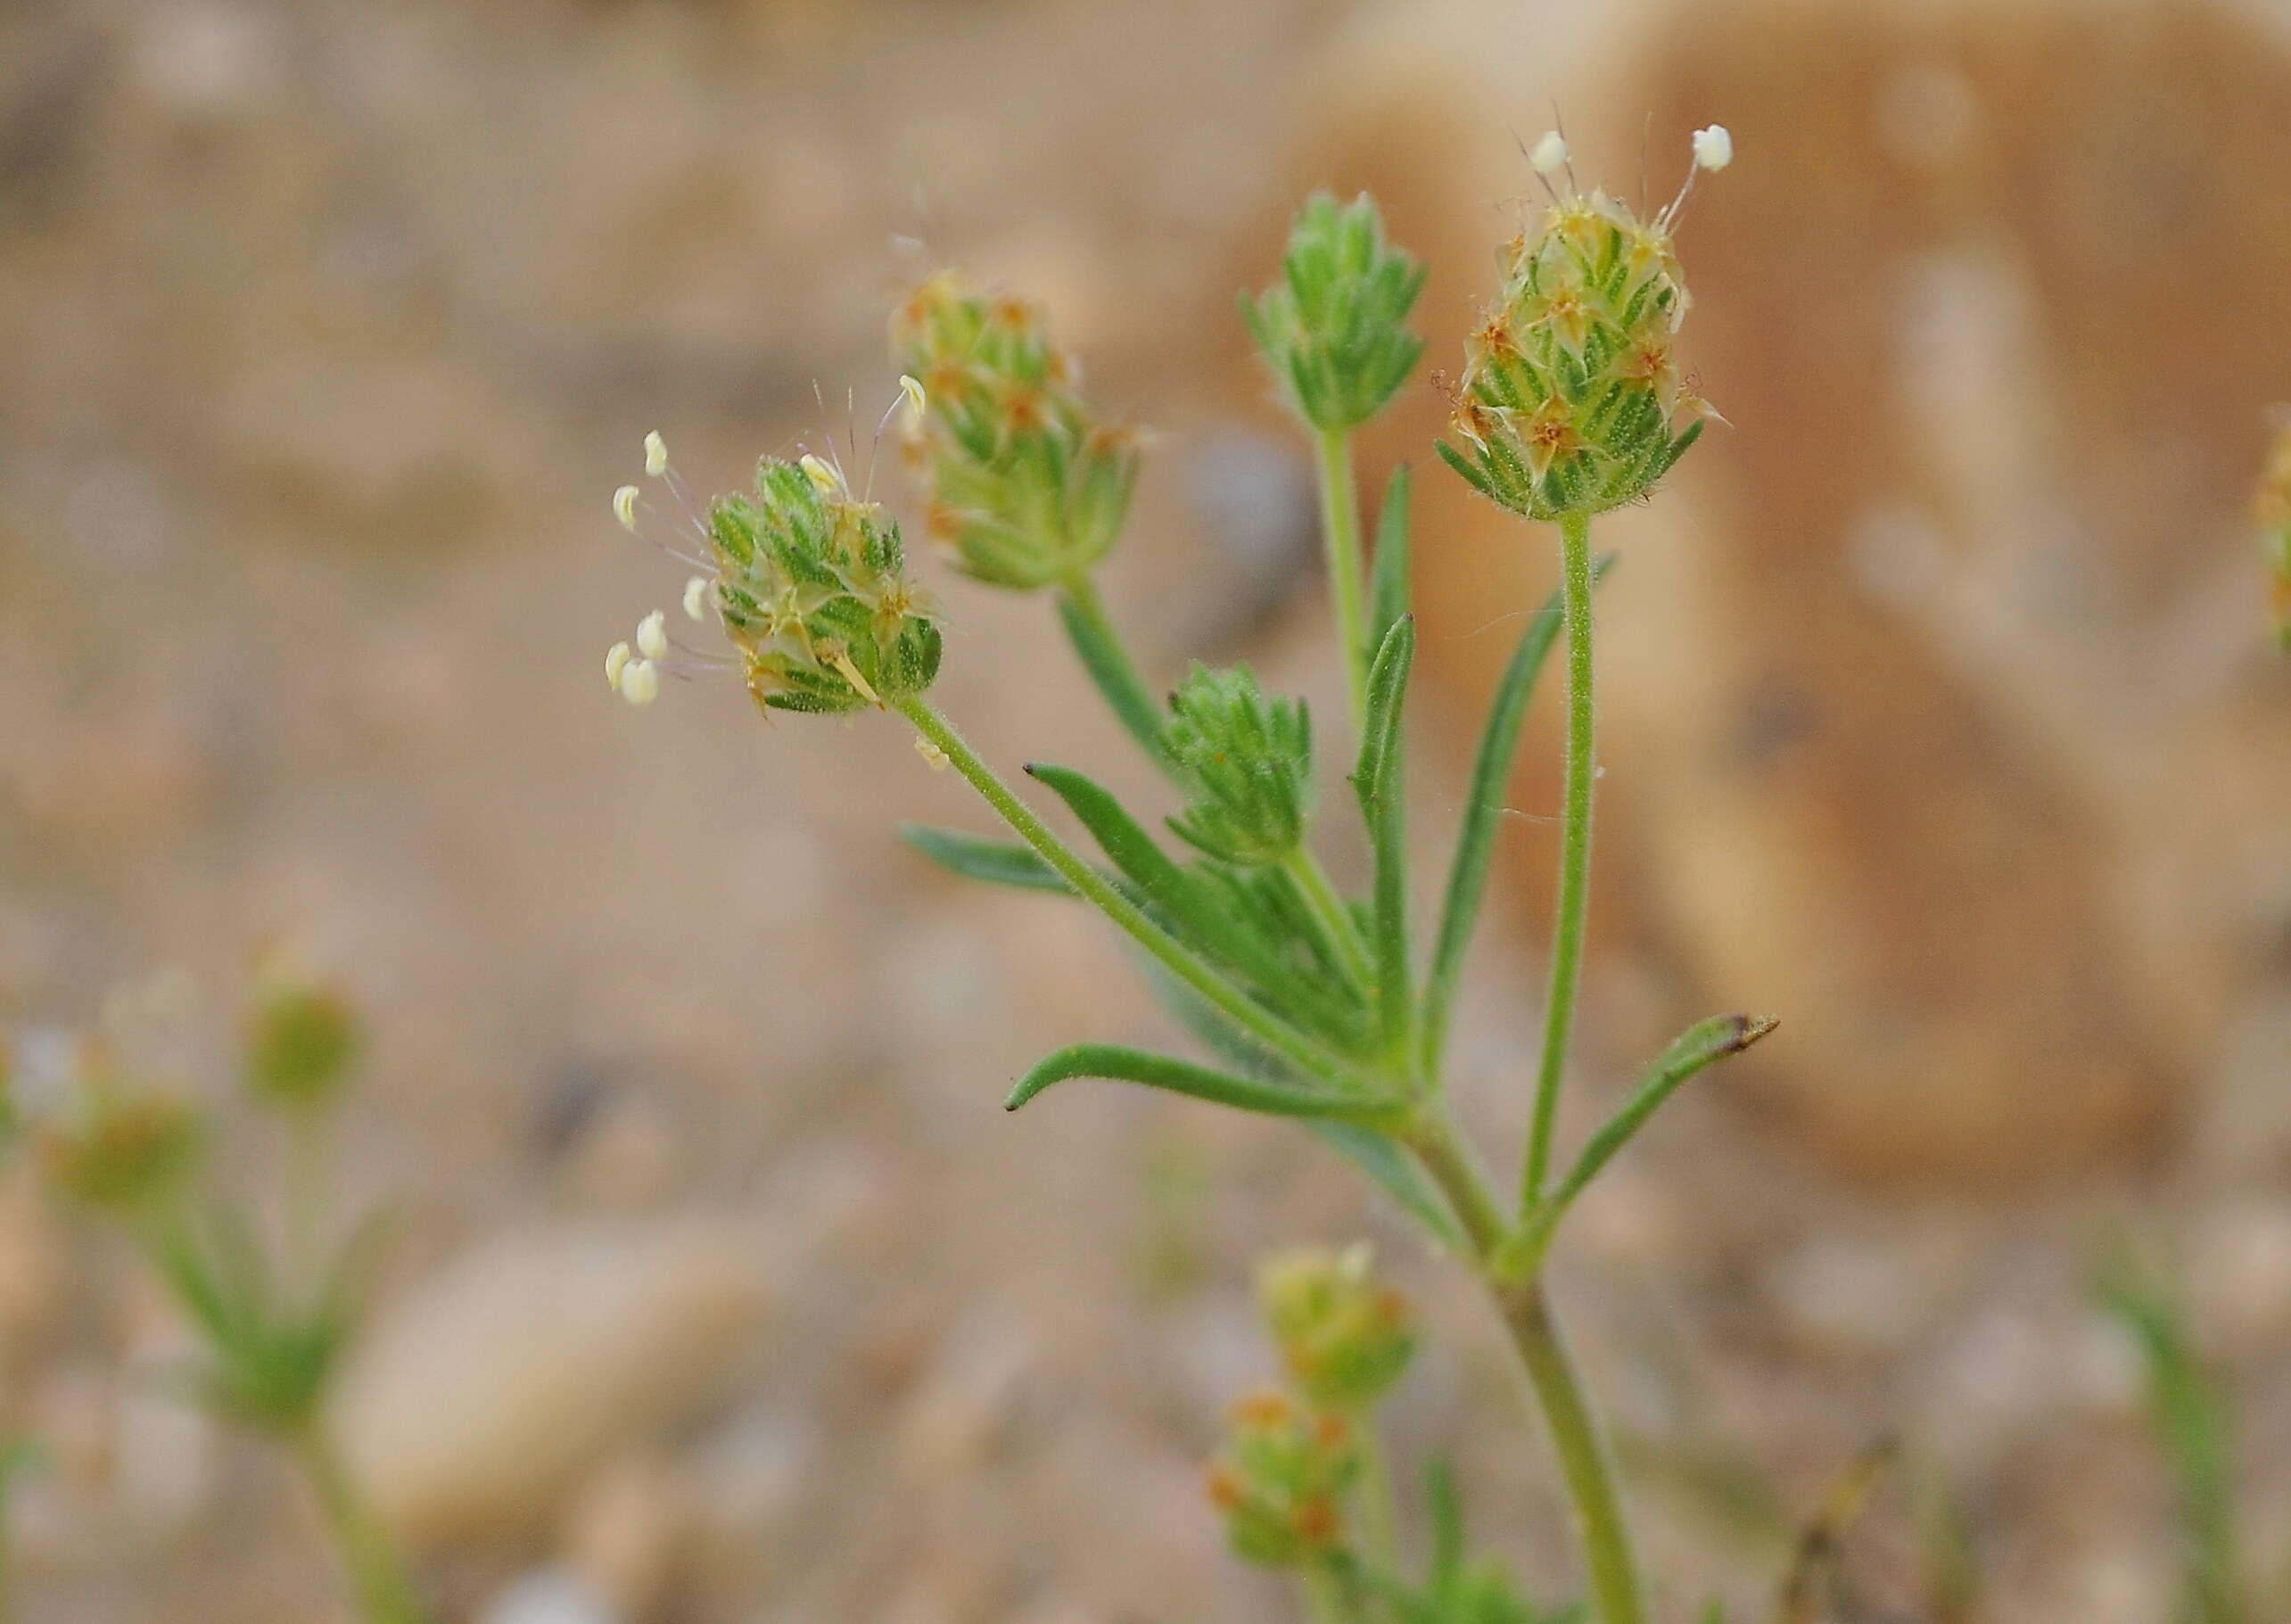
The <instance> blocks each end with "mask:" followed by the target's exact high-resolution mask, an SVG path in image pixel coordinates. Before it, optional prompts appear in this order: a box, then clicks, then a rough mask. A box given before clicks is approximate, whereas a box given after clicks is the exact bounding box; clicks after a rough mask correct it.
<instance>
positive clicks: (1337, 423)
mask: <svg viewBox="0 0 2291 1624" xmlns="http://www.w3.org/2000/svg"><path fill="white" fill-rule="evenodd" d="M1423 285H1424V268H1423V267H1422V265H1420V264H1418V263H1417V261H1416V260H1415V259H1414V257H1413V255H1411V254H1409V253H1407V252H1406V251H1404V250H1401V249H1398V248H1395V247H1393V246H1392V245H1391V244H1390V243H1388V242H1386V241H1385V237H1384V217H1383V216H1382V215H1380V213H1378V212H1377V208H1376V204H1375V203H1374V202H1372V201H1371V200H1370V199H1369V198H1367V197H1366V196H1362V197H1359V198H1356V199H1355V200H1354V201H1353V202H1349V203H1345V204H1341V205H1340V204H1339V203H1338V202H1337V200H1336V199H1335V198H1333V197H1331V196H1330V195H1329V194H1327V193H1325V192H1321V193H1315V194H1314V195H1313V196H1312V197H1310V198H1308V199H1307V200H1306V203H1305V206H1304V208H1303V209H1301V210H1298V214H1297V220H1296V224H1295V225H1294V226H1293V227H1290V233H1289V251H1288V252H1287V253H1286V254H1284V255H1283V256H1282V257H1281V280H1280V281H1279V282H1277V283H1275V284H1273V286H1271V287H1269V288H1267V289H1265V292H1264V293H1259V294H1257V295H1256V296H1254V297H1251V296H1249V295H1248V294H1243V295H1242V296H1241V316H1242V318H1243V319H1244V320H1246V321H1247V322H1248V323H1249V332H1250V334H1252V335H1253V336H1254V337H1255V338H1256V340H1257V349H1258V350H1259V351H1261V352H1262V353H1263V355H1264V356H1265V364H1266V365H1267V366H1269V367H1272V368H1273V376H1274V377H1275V378H1277V379H1279V380H1280V382H1281V389H1282V390H1283V392H1286V394H1287V395H1288V397H1289V400H1290V405H1291V406H1292V407H1294V408H1296V410H1297V411H1298V413H1299V414H1300V415H1302V416H1304V418H1305V419H1306V421H1307V422H1308V423H1310V424H1312V425H1313V426H1314V427H1315V428H1321V429H1349V428H1354V427H1356V426H1358V425H1361V424H1363V423H1365V422H1367V421H1368V419H1369V418H1371V417H1372V416H1375V415H1376V414H1377V413H1378V412H1379V411H1380V410H1382V409H1383V407H1384V404H1385V402H1386V401H1388V400H1390V399H1391V398H1392V394H1393V392H1394V391H1395V390H1397V389H1398V388H1399V387H1400V385H1401V384H1402V383H1404V382H1405V381H1406V379H1407V376H1408V374H1409V373H1410V371H1412V370H1413V368H1414V367H1415V365H1416V360H1417V358H1418V357H1420V356H1422V354H1423V351H1424V344H1423V341H1422V339H1420V338H1418V337H1417V336H1416V335H1415V334H1413V333H1411V332H1409V331H1408V330H1407V328H1406V327H1405V326H1404V325H1403V324H1404V323H1405V322H1406V321H1407V319H1408V312H1409V310H1410V309H1413V307H1414V305H1415V302H1416V295H1417V294H1418V293H1421V292H1422V289H1423Z"/></svg>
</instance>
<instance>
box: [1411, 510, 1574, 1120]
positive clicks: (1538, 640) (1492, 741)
mask: <svg viewBox="0 0 2291 1624" xmlns="http://www.w3.org/2000/svg"><path fill="white" fill-rule="evenodd" d="M1614 562H1615V556H1614V555H1613V554H1612V553H1610V554H1608V555H1607V556H1605V557H1603V558H1601V559H1600V560H1599V561H1598V562H1597V563H1596V564H1595V565H1594V566H1593V576H1592V578H1593V580H1594V581H1598V580H1600V579H1603V578H1604V576H1605V575H1606V573H1607V572H1608V570H1609V569H1611V567H1612V566H1613V565H1614ZM1562 618H1563V617H1562V614H1561V607H1560V600H1559V594H1558V593H1557V592H1553V594H1552V595H1551V596H1550V597H1549V598H1545V600H1544V604H1543V607H1542V608H1540V609H1538V610H1537V611H1536V612H1535V613H1534V614H1531V615H1529V617H1528V623H1527V625H1526V627H1525V628H1524V629H1522V630H1521V631H1520V641H1519V644H1518V646H1517V647H1514V648H1513V649H1512V660H1511V664H1508V665H1506V666H1505V667H1504V675H1503V678H1502V680H1499V681H1498V682H1497V683H1496V693H1495V697H1494V698H1493V699H1491V700H1490V701H1489V703H1488V724H1487V726H1486V727H1485V728H1484V729H1483V730H1481V732H1480V736H1479V755H1478V757H1477V758H1476V759H1475V760H1474V761H1473V763H1472V767H1471V789H1470V790H1469V792H1468V793H1467V795H1466V796H1465V799H1464V803H1463V825H1462V827H1461V828H1459V829H1458V831H1457V834H1456V841H1455V857H1454V858H1453V859H1452V860H1451V861H1450V863H1449V867H1448V879H1447V898H1446V903H1444V904H1443V905H1442V907H1441V911H1440V931H1439V938H1438V942H1437V943H1436V944H1435V945H1434V947H1433V949H1432V967H1431V972H1430V976H1429V977H1427V979H1426V981H1425V984H1424V1033H1423V1048H1424V1070H1425V1073H1426V1075H1428V1076H1438V1075H1439V1065H1440V1058H1441V1054H1442V1052H1443V1051H1445V1049H1446V1046H1447V1027H1448V1018H1449V1016H1450V1015H1451V1014H1452V1013H1453V1011H1454V1009H1455V992H1456V985H1457V983H1458V981H1459V980H1460V979H1461V978H1462V976H1463V960H1464V954H1465V952H1467V951H1468V950H1469V949H1470V947H1471V935H1472V931H1473V928H1474V927H1476V926H1477V925H1478V924H1479V904H1480V902H1481V900H1482V899H1483V898H1484V897H1485V896H1486V894H1487V891H1488V870H1489V869H1490V867H1491V866H1492V865H1493V863H1494V861H1495V856H1496V829H1497V828H1498V827H1499V825H1500V822H1501V820H1502V817H1503V812H1504V787H1505V786H1506V785H1507V784H1508V783H1510V781H1511V778H1512V763H1513V762H1514V761H1516V760H1518V758H1519V754H1520V723H1521V722H1522V721H1525V720H1526V718H1527V713H1528V701H1529V698H1530V697H1532V696H1533V694H1534V692H1535V686H1536V677H1537V673H1538V672H1541V671H1542V670H1543V664H1544V661H1545V657H1546V656H1548V655H1550V653H1551V650H1552V645H1553V643H1555V642H1556V641H1558V639H1559V633H1560V627H1561V622H1562Z"/></svg>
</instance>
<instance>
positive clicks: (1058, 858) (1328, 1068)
mask: <svg viewBox="0 0 2291 1624" xmlns="http://www.w3.org/2000/svg"><path fill="white" fill-rule="evenodd" d="M892 704H893V705H894V708H896V709H897V711H898V712H899V713H900V714H901V715H902V716H904V717H905V718H906V719H907V720H908V721H910V722H911V723H912V724H914V728H915V730H916V731H917V732H918V733H920V734H921V735H922V736H923V737H924V738H926V739H927V740H929V741H930V743H931V744H932V745H934V746H936V747H937V748H938V750H939V751H940V752H941V753H942V754H944V755H945V757H946V758H947V760H948V761H949V762H950V763H952V764H953V766H954V769H955V771H958V772H960V773H961V774H962V776H963V777H964V778H966V779H968V780H969V781H970V787H972V788H974V789H976V790H977V792H978V793H979V795H980V796H983V797H984V798H985V801H986V804H988V805H990V806H992V807H993V809H994V810H995V812H998V813H999V814H1001V819H1002V821H1004V822H1005V823H1007V824H1009V825H1010V828H1011V831H1012V832H1013V833H1015V834H1016V835H1017V836H1018V838H1019V839H1021V840H1023V841H1025V842H1026V844H1027V845H1030V846H1032V847H1034V852H1035V853H1036V854H1037V855H1038V856H1040V857H1041V858H1042V861H1044V862H1046V863H1048V864H1050V866H1051V868H1053V869H1055V870H1057V871H1058V875H1059V878H1061V879H1063V880H1064V881H1066V883H1067V885H1069V886H1073V887H1074V888H1075V891H1077V892H1079V893H1080V894H1082V895H1083V896H1084V898H1086V899H1088V900H1089V901H1090V902H1091V903H1094V904H1095V905H1096V906H1097V908H1098V911H1100V913H1103V914H1104V915H1105V916H1106V917H1107V918H1108V919H1111V920H1113V922H1114V923H1115V924H1116V925H1117V926H1119V927H1121V928H1122V929H1123V930H1124V931H1125V932H1126V933H1127V934H1128V936H1129V937H1130V939H1131V940H1132V941H1133V942H1135V943H1136V944H1138V945H1139V946H1140V947H1142V948H1143V949H1145V951H1146V952H1149V953H1150V954H1152V955H1153V957H1154V959H1155V960H1158V962H1159V963H1160V965H1161V966H1162V968H1163V969H1166V970H1167V971H1168V972H1169V973H1170V974H1171V975H1173V976H1174V977H1176V978H1177V979H1178V980H1179V981H1181V982H1183V984H1184V985H1186V986H1188V987H1190V988H1191V989H1192V990H1193V991H1194V992H1196V993H1199V994H1200V995H1201V997H1202V998H1203V999H1205V1000H1207V1002H1209V1003H1210V1004H1211V1005H1212V1006H1213V1007H1215V1008H1216V1010H1219V1011H1220V1012H1221V1013H1223V1014H1224V1015H1225V1016H1226V1017H1227V1018H1229V1019H1231V1020H1232V1023H1233V1024H1234V1025H1235V1026H1239V1027H1240V1028H1241V1029H1242V1030H1243V1031H1245V1032H1247V1033H1249V1035H1251V1036H1252V1037H1254V1038H1256V1039H1257V1041H1258V1042H1259V1043H1263V1044H1264V1045H1265V1047H1266V1048H1268V1049H1270V1050H1272V1051H1273V1052H1274V1053H1275V1054H1278V1055H1280V1056H1281V1058H1282V1059H1286V1060H1289V1061H1291V1062H1293V1063H1294V1064H1296V1065H1297V1066H1298V1067H1301V1068H1303V1069H1304V1070H1305V1071H1306V1072H1308V1073H1309V1074H1311V1075H1312V1076H1316V1077H1320V1078H1322V1079H1323V1080H1324V1081H1327V1082H1330V1083H1333V1084H1337V1085H1339V1087H1350V1086H1355V1085H1356V1084H1355V1080H1354V1079H1353V1077H1352V1076H1351V1075H1350V1072H1349V1069H1348V1068H1347V1066H1346V1064H1345V1062H1344V1061H1343V1060H1341V1059H1339V1058H1338V1057H1337V1056H1335V1055H1334V1054H1331V1052H1329V1051H1326V1050H1324V1049H1323V1048H1322V1047H1321V1046H1320V1045H1319V1044H1318V1043H1314V1041H1313V1040H1312V1039H1311V1038H1309V1037H1307V1036H1306V1035H1304V1034H1303V1033H1301V1032H1298V1030H1297V1029H1296V1028H1295V1027H1293V1026H1290V1025H1289V1024H1288V1023H1287V1022H1286V1021H1284V1020H1282V1019H1281V1018H1279V1017H1278V1016H1276V1015H1274V1014H1273V1012H1272V1011H1271V1010H1266V1009H1265V1007H1264V1006H1263V1005H1261V1004H1259V1003H1257V1002H1255V1001H1254V1000H1252V999H1250V998H1249V995H1248V994H1247V993H1242V992H1241V991H1240V989H1238V988H1237V987H1235V986H1234V985H1232V983H1231V982H1229V981H1227V980H1226V979H1225V978H1224V977H1222V976H1220V975H1218V974H1217V972H1216V971H1215V970H1214V969H1210V968H1209V967H1208V966H1207V964H1204V963H1203V962H1202V961H1201V960H1199V959H1198V958H1196V957H1195V956H1194V955H1193V954H1192V952H1190V951H1189V950H1188V949H1187V948H1186V947H1185V946H1184V944H1182V943H1180V942H1179V941H1178V940H1177V939H1176V938H1175V937H1174V936H1171V935H1170V934H1169V933H1168V932H1167V931H1166V930H1164V929H1163V928H1162V927H1160V926H1158V925H1157V924H1155V923H1154V922H1153V920H1151V919H1149V918H1147V917H1146V915H1145V912H1144V911H1142V910H1141V909H1140V908H1139V907H1138V906H1137V905H1136V904H1135V903H1133V902H1131V901H1130V900H1129V898H1127V897H1125V896H1124V895H1123V894H1121V893H1120V892H1119V891H1117V890H1116V889H1115V888H1114V886H1112V885H1111V884H1109V883H1108V881H1107V879H1106V877H1105V876H1104V875H1102V874H1100V873H1099V872H1098V870H1096V869H1094V868H1092V866H1091V865H1090V864H1089V863H1087V862H1084V861H1083V860H1082V858H1081V857H1080V856H1079V855H1078V854H1076V853H1075V851H1074V849H1073V848H1072V847H1071V846H1069V845H1067V844H1066V843H1065V842H1064V841H1063V840H1060V839H1059V837H1057V836H1056V835H1055V834H1053V833H1051V828H1050V826H1049V825H1048V824H1046V823H1044V822H1043V821H1042V820H1041V819H1040V818H1038V817H1036V816H1035V815H1034V809H1033V808H1031V807H1029V806H1028V805H1027V804H1026V803H1025V802H1024V801H1021V800H1020V799H1019V798H1018V796H1017V795H1016V794H1015V793H1014V792H1013V791H1012V790H1011V788H1010V786H1009V785H1008V784H1005V783H1004V782H1003V781H1002V780H1001V778H1000V777H999V776H997V774H996V773H995V771H994V770H993V768H992V767H989V766H988V765H987V764H986V763H985V762H984V761H982V760H981V759H980V758H979V756H978V754H977V752H976V751H974V750H973V749H971V747H970V746H969V745H968V744H967V743H965V742H964V740H963V738H962V735H961V734H960V733H958V732H956V731H955V730H954V727H953V724H952V723H951V722H949V721H947V719H946V718H945V717H944V716H942V715H941V714H939V713H938V712H937V711H936V710H935V709H933V708H932V706H931V705H930V704H929V703H928V702H927V701H926V700H924V699H921V698H919V697H916V698H908V699H897V700H894V701H892Z"/></svg>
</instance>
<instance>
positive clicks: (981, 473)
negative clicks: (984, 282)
mask: <svg viewBox="0 0 2291 1624" xmlns="http://www.w3.org/2000/svg"><path fill="white" fill-rule="evenodd" d="M891 347H892V352H893V354H894V357H895V358H896V359H897V360H898V362H899V364H900V365H901V366H902V367H904V368H905V369H906V372H907V375H909V376H910V377H912V378H913V379H915V380H916V381H917V382H918V383H919V384H920V385H921V386H922V392H923V400H924V406H923V408H922V410H921V411H920V412H919V413H917V414H916V415H915V416H913V417H912V418H911V420H910V423H909V426H908V438H907V442H906V443H907V449H908V453H909V456H910V458H911V460H912V461H913V462H915V463H916V464H917V465H918V466H919V467H920V468H922V469H923V470H924V471H925V472H926V473H927V475H928V477H929V479H930V482H931V510H930V532H931V535H932V537H933V538H934V539H935V540H939V541H942V542H944V543H945V544H946V546H947V547H948V548H949V549H950V551H951V552H952V556H953V558H954V561H955V563H956V564H957V565H959V566H960V568H961V569H962V571H963V573H966V574H968V575H972V576H975V577H977V579H978V580H980V581H988V582H991V583H992V584H993V585H995V586H1000V587H1011V588H1015V589H1020V590H1029V591H1030V590H1034V589H1040V588H1043V587H1051V586H1072V585H1074V584H1075V583H1076V582H1078V581H1081V580H1083V579H1084V577H1085V576H1086V575H1087V574H1088V573H1089V572H1090V570H1091V568H1092V566H1093V565H1096V564H1097V563H1098V561H1099V560H1100V559H1101V558H1103V557H1104V556H1106V554H1107V552H1108V549H1110V548H1112V547H1113V545H1114V542H1115V541H1116V540H1117V539H1118V538H1119V537H1120V535H1121V533H1122V526H1123V523H1125V521H1126V520H1127V519H1128V517H1129V511H1130V495H1131V492H1132V491H1133V490H1134V489H1135V488H1136V485H1137V475H1138V449H1137V438H1136V436H1135V435H1134V434H1132V433H1129V432H1128V431H1126V430H1124V429H1119V428H1113V427H1108V426H1107V425H1103V424H1101V423H1100V422H1099V420H1098V418H1097V416H1096V414H1095V413H1094V412H1092V409H1091V408H1090V407H1089V405H1088V403H1087V402H1086V401H1084V400H1083V398H1082V395H1081V392H1079V391H1078V390H1077V389H1076V388H1075V375H1076V368H1075V365H1074V362H1073V360H1072V358H1070V357H1069V356H1068V355H1067V352H1066V351H1065V350H1060V349H1059V347H1058V346H1057V345H1055V344H1054V343H1052V342H1051V338H1050V332H1049V328H1048V326H1047V325H1046V324H1045V323H1044V322H1043V321H1042V315H1041V313H1040V312H1039V311H1038V310H1036V309H1034V307H1033V306H1032V305H1030V304H1027V303H1026V302H1025V301H1023V300H1018V299H1009V298H1002V299H986V298H983V297H980V296H979V295H977V294H976V293H970V292H969V291H968V290H967V289H966V288H965V287H964V286H963V284H962V283H961V282H960V280H959V279H958V278H956V277H955V276H952V275H941V276H935V277H933V278H932V279H931V280H930V281H928V282H927V283H925V284H923V285H922V286H921V287H919V288H918V289H916V290H915V292H914V293H911V294H910V295H909V296H908V298H907V299H906V301H904V302H903V303H902V304H901V305H900V307H899V309H898V310H897V312H896V313H895V314H894V317H893V319H892V324H891Z"/></svg>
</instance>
